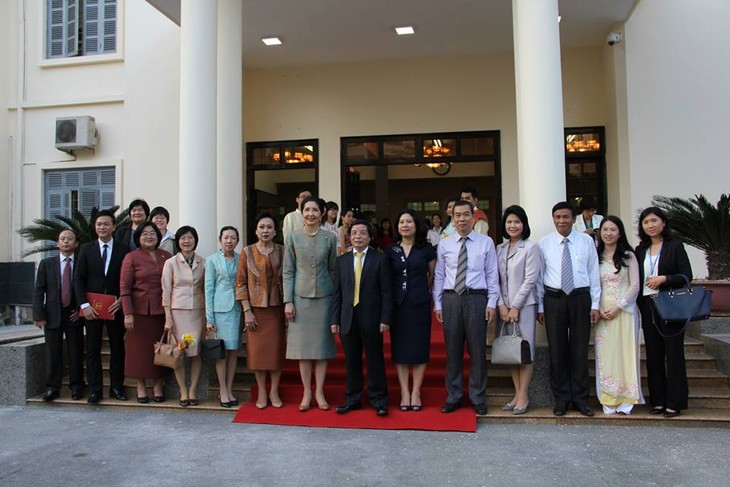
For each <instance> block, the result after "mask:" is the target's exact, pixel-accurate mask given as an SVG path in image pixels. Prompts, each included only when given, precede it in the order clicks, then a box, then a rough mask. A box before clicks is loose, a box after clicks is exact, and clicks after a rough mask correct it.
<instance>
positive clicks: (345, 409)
mask: <svg viewBox="0 0 730 487" xmlns="http://www.w3.org/2000/svg"><path fill="white" fill-rule="evenodd" d="M357 409H362V404H360V403H359V402H354V403H352V404H343V405H342V406H337V407H336V408H335V412H336V413H337V414H347V413H349V412H350V411H355V410H357ZM376 411H378V410H376ZM385 414H388V410H387V409H385Z"/></svg>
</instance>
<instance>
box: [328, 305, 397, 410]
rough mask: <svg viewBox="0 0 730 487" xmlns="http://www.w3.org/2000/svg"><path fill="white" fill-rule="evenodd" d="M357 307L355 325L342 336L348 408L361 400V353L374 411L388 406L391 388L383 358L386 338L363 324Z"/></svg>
mask: <svg viewBox="0 0 730 487" xmlns="http://www.w3.org/2000/svg"><path fill="white" fill-rule="evenodd" d="M359 314H360V313H359V312H358V306H356V307H355V309H354V310H353V313H352V325H351V326H350V331H349V333H348V334H347V335H343V334H342V333H340V340H342V348H344V350H345V364H346V365H347V381H346V386H345V404H357V403H359V402H361V400H362V390H363V374H362V353H363V350H364V351H365V360H366V363H367V366H368V400H369V401H370V405H371V406H372V407H374V408H381V407H385V406H387V405H388V385H387V380H386V378H385V357H384V355H383V335H382V333H380V330H379V327H378V328H376V329H375V330H369V329H366V327H364V326H362V325H361V324H360V320H359V318H358V317H359Z"/></svg>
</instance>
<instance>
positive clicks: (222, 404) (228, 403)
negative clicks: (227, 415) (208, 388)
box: [221, 401, 231, 409]
mask: <svg viewBox="0 0 730 487" xmlns="http://www.w3.org/2000/svg"><path fill="white" fill-rule="evenodd" d="M221 407H222V408H226V409H228V408H230V407H231V402H230V401H227V402H223V401H221Z"/></svg>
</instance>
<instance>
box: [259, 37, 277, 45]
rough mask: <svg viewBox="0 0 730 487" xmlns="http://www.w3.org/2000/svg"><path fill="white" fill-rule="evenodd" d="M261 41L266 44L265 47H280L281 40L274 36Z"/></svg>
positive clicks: (263, 38)
mask: <svg viewBox="0 0 730 487" xmlns="http://www.w3.org/2000/svg"><path fill="white" fill-rule="evenodd" d="M261 41H262V42H263V43H264V44H266V45H267V46H280V45H281V39H279V38H278V37H275V36H270V37H262V38H261Z"/></svg>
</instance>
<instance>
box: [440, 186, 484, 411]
mask: <svg viewBox="0 0 730 487" xmlns="http://www.w3.org/2000/svg"><path fill="white" fill-rule="evenodd" d="M473 219H474V205H472V204H471V203H470V202H468V201H464V200H459V201H457V202H456V203H455V204H454V226H455V227H456V233H454V234H453V235H451V236H450V237H447V238H445V239H443V240H441V242H440V243H439V246H438V251H437V257H436V269H435V272H434V282H433V301H434V311H435V313H436V318H437V319H438V320H439V321H440V322H441V323H442V324H443V326H444V341H445V343H446V390H447V392H448V396H447V399H446V403H445V404H444V405H443V407H442V408H441V412H442V413H451V412H453V411H455V410H456V409H458V408H459V406H460V403H461V398H462V395H463V391H464V341H466V346H467V350H468V351H469V399H470V400H471V403H472V405H473V407H474V411H476V413H477V414H479V415H484V414H487V406H486V402H485V400H486V389H487V326H488V325H489V324H490V323H493V322H494V320H495V318H496V316H497V311H496V308H497V298H498V296H499V275H498V271H497V253H496V251H495V248H494V242H493V241H492V239H491V238H489V237H487V236H485V235H482V234H480V233H478V232H476V231H474V230H473V229H472V223H473Z"/></svg>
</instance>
